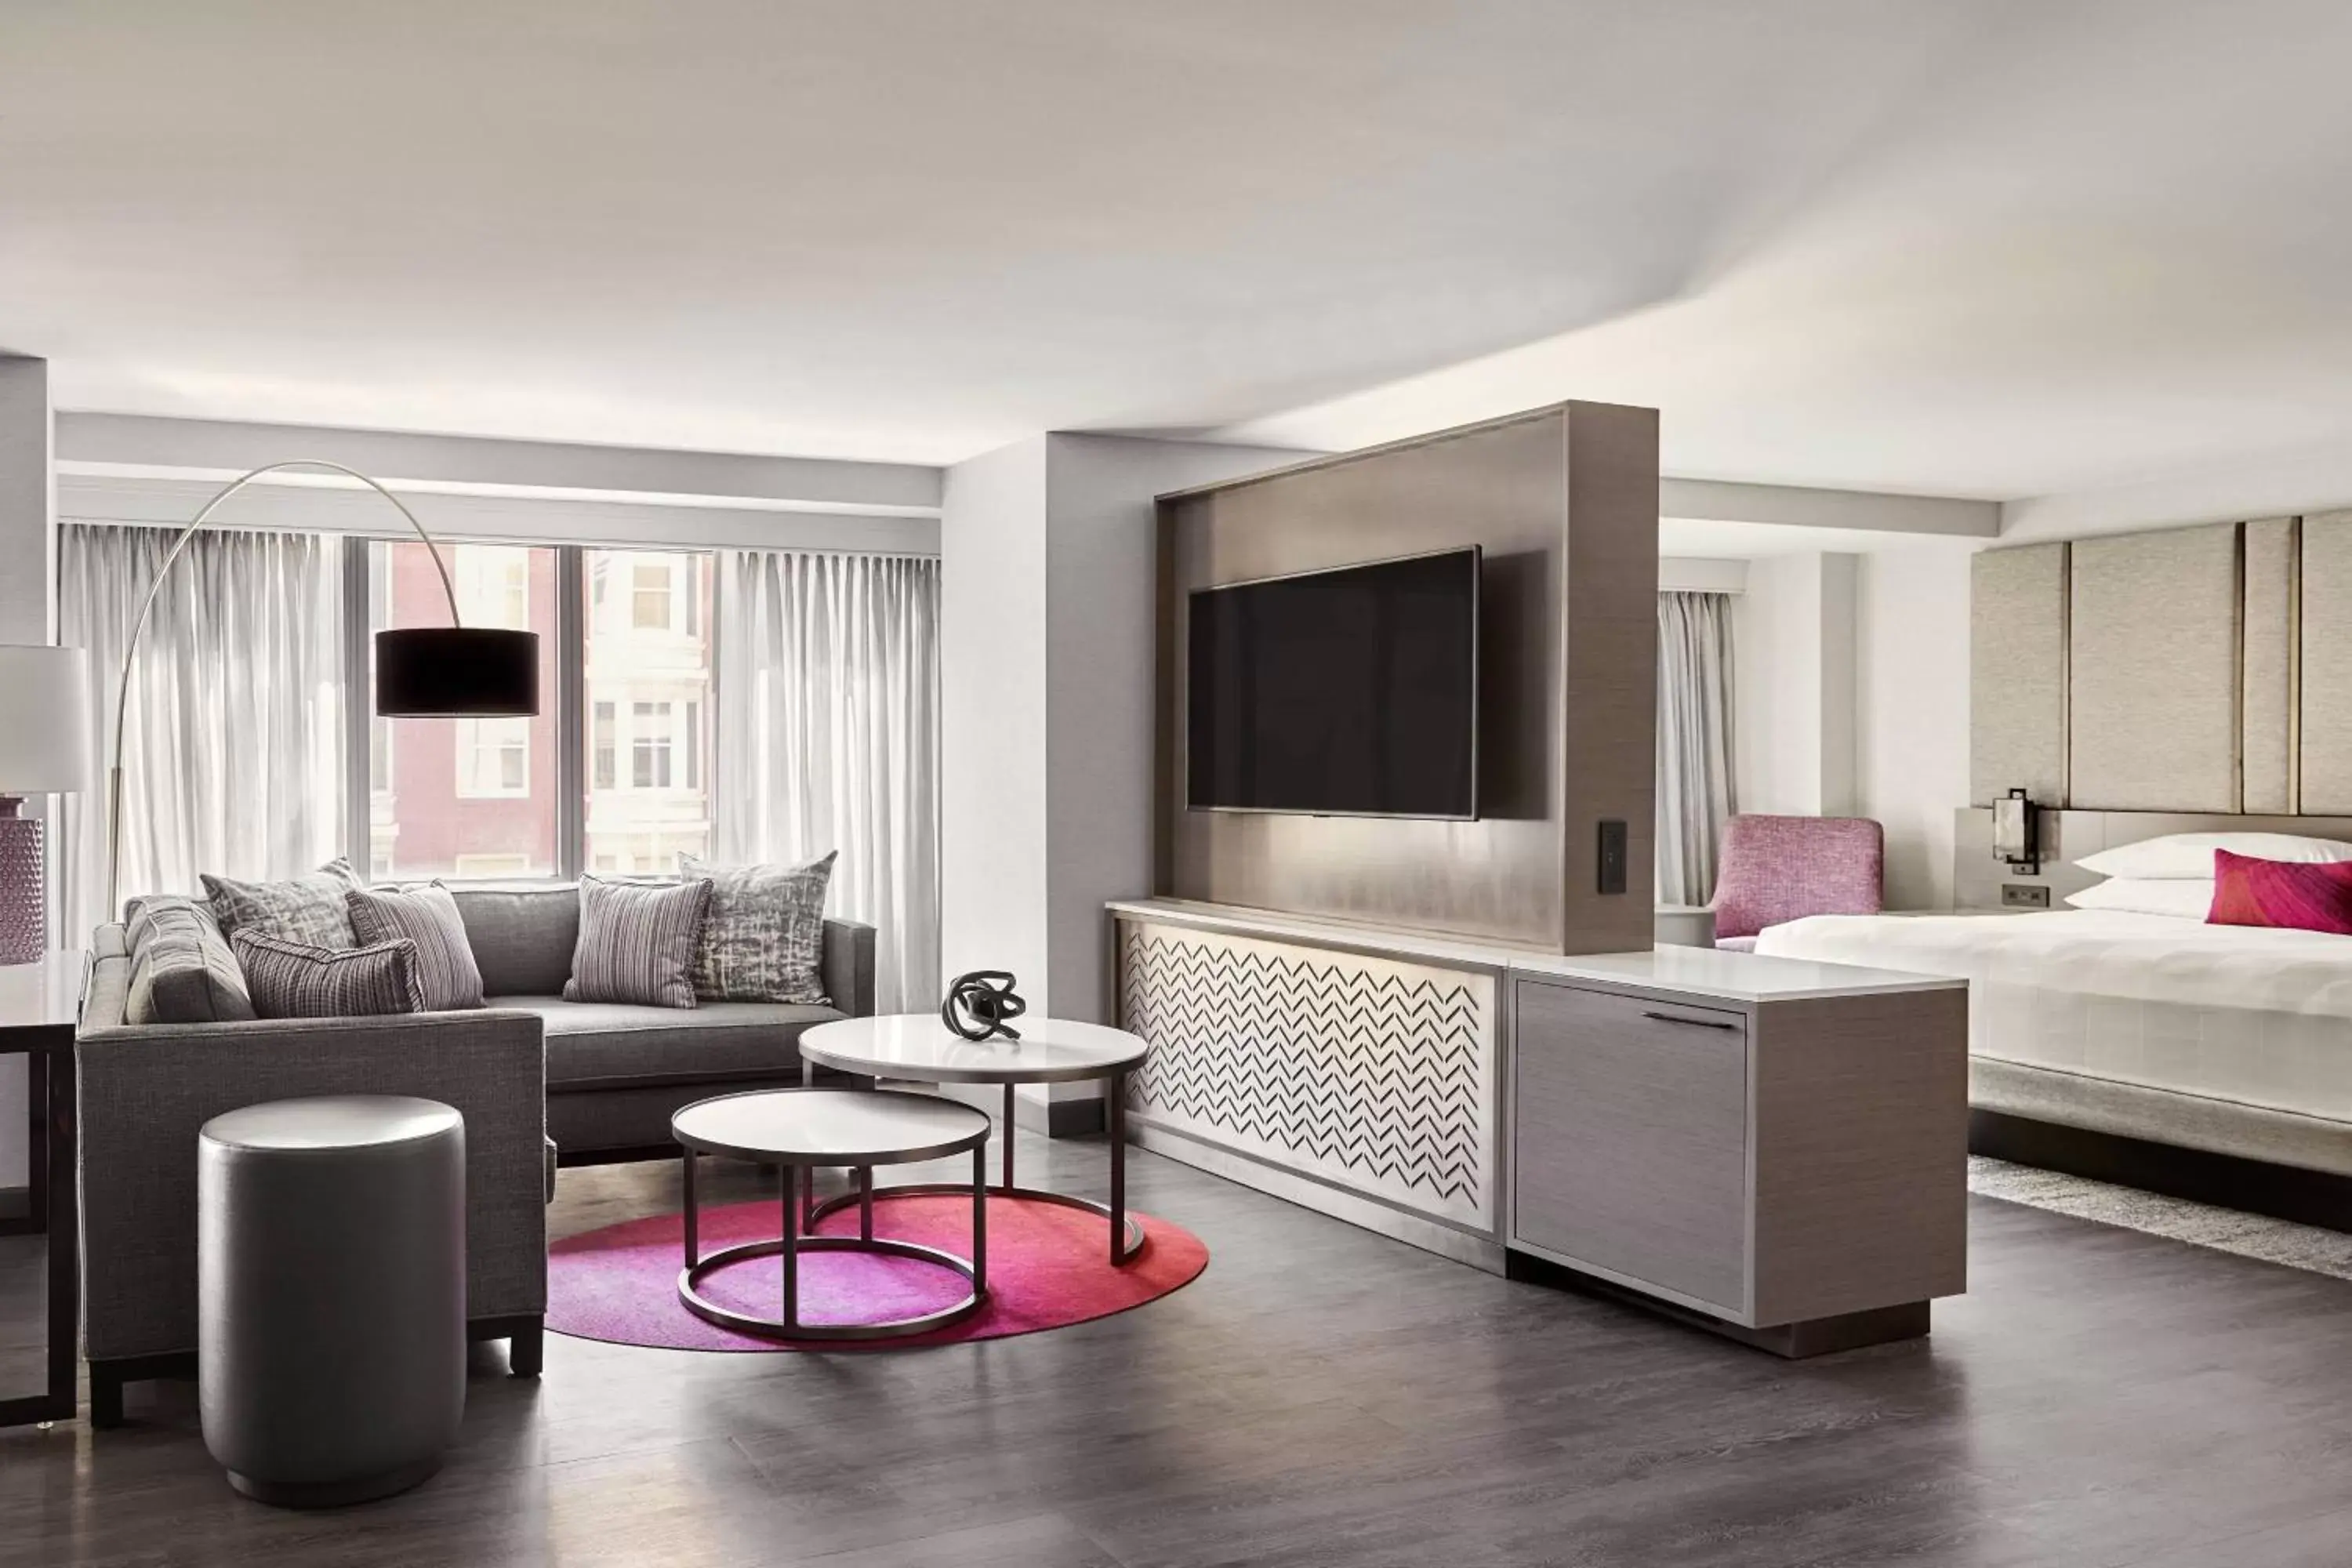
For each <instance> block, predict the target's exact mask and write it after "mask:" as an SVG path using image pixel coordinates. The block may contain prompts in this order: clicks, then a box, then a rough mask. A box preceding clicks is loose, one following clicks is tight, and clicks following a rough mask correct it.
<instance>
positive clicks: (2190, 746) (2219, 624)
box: [1969, 511, 2352, 816]
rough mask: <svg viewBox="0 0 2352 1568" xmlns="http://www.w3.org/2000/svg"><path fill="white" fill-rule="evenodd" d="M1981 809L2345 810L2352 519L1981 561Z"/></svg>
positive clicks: (1976, 674) (1972, 781) (1975, 795)
mask: <svg viewBox="0 0 2352 1568" xmlns="http://www.w3.org/2000/svg"><path fill="white" fill-rule="evenodd" d="M1973 570H1974V573H1975V578H1974V584H1973V592H1972V595H1971V605H1970V655H1969V667H1970V668H1969V674H1970V721H1969V751H1970V766H1969V803H1970V804H1971V805H1989V804H1990V802H1991V801H1992V800H1993V799H1995V798H1996V797H1997V796H2000V795H2005V794H2007V793H2008V792H2009V791H2010V790H2011V789H2012V788H2016V787H2023V788H2025V789H2027V790H2029V791H2030V792H2031V793H2032V796H2033V799H2034V800H2035V802H2036V803H2037V804H2039V805H2043V806H2046V807H2053V808H2063V809H2066V810H2070V811H2087V812H2097V813H2107V814H2112V813H2117V812H2130V813H2142V812H2159V813H2183V812H2187V813H2195V814H2200V815H2205V816H2213V815H2231V816H2234V815H2236V814H2241V813H2245V814H2261V815H2265V816H2303V815H2305V814H2311V815H2326V814H2328V813H2336V814H2345V813H2352V511H2338V512H2328V513H2323V514H2318V515H2314V516H2309V517H2284V518H2266V519H2262V520H2259V521H2250V522H2221V523H2208V524H2204V525H2201V526H2199V527H2194V528H2179V529H2169V530H2166V531H2159V532H2153V533H2129V534H2116V535H2110V536H2106V537H2103V538H2095V539H2078V540H2072V541H2065V542H2055V543H2049V544H2033V545H2025V546H2021V547H2019V548H2015V549H2009V550H1989V551H1986V552H1982V553H1980V554H1979V555H1978V556H1976V557H1975V561H1974V568H1973Z"/></svg>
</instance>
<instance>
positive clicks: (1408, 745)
mask: <svg viewBox="0 0 2352 1568" xmlns="http://www.w3.org/2000/svg"><path fill="white" fill-rule="evenodd" d="M1478 565H1479V553H1478V551H1477V549H1476V548H1475V546H1474V547H1472V548H1470V549H1466V550H1447V551H1441V552H1437V553H1434V554H1430V555H1412V556H1407V557H1404V558H1403V559H1402V560H1394V561H1375V562H1371V563H1367V564H1365V565H1361V566H1345V567H1340V568H1338V569H1336V570H1333V571H1327V572H1306V573H1301V574H1297V575H1296V576H1290V577H1269V578H1265V579H1263V580H1261V581H1258V582H1254V583H1235V584H1229V585H1226V586H1222V587H1215V588H1202V589H1199V590H1196V591H1195V592H1194V593H1193V595H1192V605H1191V606H1190V609H1191V621H1190V624H1189V627H1188V633H1189V647H1188V657H1187V663H1186V679H1185V707H1186V710H1187V711H1186V723H1185V730H1184V741H1185V752H1184V776H1185V795H1186V801H1187V804H1188V805H1191V806H1192V807H1193V808H1194V809H1195V810H1203V811H1286V812H1303V813H1311V814H1313V815H1317V816H1433V817H1454V818H1469V817H1475V816H1477V815H1478V790H1477V780H1478Z"/></svg>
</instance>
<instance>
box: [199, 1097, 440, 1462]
mask: <svg viewBox="0 0 2352 1568" xmlns="http://www.w3.org/2000/svg"><path fill="white" fill-rule="evenodd" d="M196 1205H197V1219H196V1284H197V1310H198V1318H197V1342H196V1358H197V1378H198V1384H197V1400H198V1403H199V1405H200V1407H201V1409H202V1412H203V1416H204V1428H205V1447H208V1448H210V1449H211V1450H212V1454H213V1458H215V1459H218V1460H219V1461H220V1462H221V1463H222V1464H223V1465H224V1466H226V1468H227V1469H228V1479H229V1482H230V1484H231V1485H233V1486H235V1487H236V1489H237V1490H239V1491H241V1492H243V1493H245V1495H246V1496H247V1497H251V1498H257V1499H259V1500H261V1501H263V1502H269V1503H278V1504H280V1505H282V1506H285V1507H289V1508H332V1507H336V1506H339V1505H341V1504H344V1503H353V1502H364V1501H366V1500H369V1499H371V1498H380V1497H389V1496H391V1495H392V1494H393V1493H394V1492H397V1491H404V1490H406V1489H408V1488H410V1487H413V1486H415V1485H416V1484H417V1483H418V1482H419V1481H422V1480H424V1479H425V1478H427V1477H428V1476H430V1475H432V1474H433V1472H434V1471H435V1470H436V1469H438V1468H441V1456H442V1453H443V1451H444V1450H445V1449H446V1448H447V1447H448V1446H449V1444H450V1442H451V1440H452V1439H453V1438H455V1437H456V1436H457V1424H458V1421H459V1420H460V1418H461V1417H462V1416H463V1415H465V1410H466V1124H465V1119H464V1118H462V1117H460V1116H459V1115H458V1114H457V1111H455V1110H451V1109H450V1108H449V1107H447V1106H446V1105H442V1104H440V1103H438V1102H436V1101H434V1100H409V1099H404V1098H400V1097H396V1096H392V1095H341V1096H335V1097H332V1098H328V1099H320V1100H276V1101H273V1102H271V1103H269V1104H267V1105H254V1106H247V1108H246V1109H245V1110H232V1111H230V1112H228V1113H227V1114H226V1115H224V1116H215V1117H214V1118H213V1119H212V1120H211V1121H208V1122H206V1123H205V1128H204V1131H203V1132H201V1133H200V1134H198V1136H197V1139H196Z"/></svg>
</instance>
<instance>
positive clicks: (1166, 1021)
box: [1119, 921, 1496, 1232]
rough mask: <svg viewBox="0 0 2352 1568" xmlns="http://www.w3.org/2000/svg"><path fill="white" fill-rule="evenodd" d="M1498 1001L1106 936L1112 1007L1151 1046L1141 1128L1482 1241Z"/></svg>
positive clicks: (1433, 984)
mask: <svg viewBox="0 0 2352 1568" xmlns="http://www.w3.org/2000/svg"><path fill="white" fill-rule="evenodd" d="M1495 996H1496V985H1495V981H1494V978H1493V977H1492V976H1490V975H1486V974H1480V973H1465V972H1464V971H1460V970H1451V969H1430V968H1425V967H1423V966H1421V965H1417V964H1411V963H1396V962H1393V961H1391V960H1388V959H1381V958H1368V957H1363V956H1360V955H1358V954H1355V953H1347V952H1332V951H1330V950H1329V949H1327V948H1318V947H1302V946H1293V945H1290V944H1287V943H1281V942H1259V941H1255V940H1252V939H1250V938H1246V937H1236V936H1227V935H1224V934H1223V933H1218V932H1208V931H1192V930H1188V929H1186V928H1184V927H1181V926H1173V925H1162V924H1159V923H1155V922H1150V921H1120V922H1119V1005H1120V1011H1121V1016H1122V1017H1123V1019H1124V1022H1125V1025H1126V1026H1127V1027H1128V1028H1129V1029H1132V1030H1134V1031H1135V1032H1136V1033H1137V1034H1139V1035H1141V1036H1142V1037H1144V1039H1145V1040H1147V1041H1149V1042H1150V1046H1151V1054H1150V1057H1148V1058H1146V1059H1145V1061H1144V1064H1143V1066H1142V1068H1140V1069H1139V1070H1138V1071H1137V1072H1135V1073H1134V1074H1132V1075H1131V1076H1130V1077H1129V1079H1128V1084H1129V1104H1130V1106H1131V1108H1132V1110H1134V1111H1135V1113H1136V1114H1137V1115H1139V1117H1142V1118H1145V1119H1147V1120H1149V1121H1153V1122H1156V1123H1159V1124H1160V1125H1162V1126H1166V1127H1169V1128H1171V1129H1175V1130H1178V1131H1186V1132H1190V1133H1192V1134H1193V1135H1194V1136H1196V1137H1199V1138H1202V1139H1203V1140H1205V1141H1207V1142H1211V1143H1215V1144H1220V1145H1223V1146H1224V1147H1226V1148H1231V1149H1238V1150H1241V1151H1243V1152H1247V1153H1251V1154H1255V1155H1257V1156H1259V1157H1260V1158H1263V1159H1266V1160H1269V1161H1272V1162H1273V1163H1276V1164H1279V1165H1283V1166H1286V1167H1288V1168H1289V1169H1292V1170H1297V1171H1303V1172H1307V1173H1311V1174H1314V1175H1318V1176H1321V1177H1323V1178H1325V1179H1327V1180H1328V1181H1332V1182H1335V1183H1337V1184H1339V1185H1341V1186H1343V1187H1348V1188H1351V1189H1353V1190H1355V1191H1358V1192H1361V1193H1367V1194H1372V1195H1375V1196H1379V1197H1382V1198H1386V1199H1388V1200H1390V1201H1391V1202H1393V1203H1396V1204H1399V1205H1403V1206H1404V1207H1406V1208H1409V1209H1412V1210H1413V1211H1415V1212H1416V1213H1419V1214H1423V1215H1428V1216H1429V1217H1432V1218H1436V1219H1444V1220H1448V1221H1451V1222H1453V1223H1454V1224H1457V1225H1464V1226H1470V1227H1472V1228H1474V1229H1476V1230H1480V1231H1485V1232H1492V1231H1493V1230H1494V1229H1495V1226H1496V1180H1495V1169H1494V1162H1495V1153H1496V1133H1495V1123H1496V1094H1495V1089H1496V1071H1495V1034H1496V1031H1495Z"/></svg>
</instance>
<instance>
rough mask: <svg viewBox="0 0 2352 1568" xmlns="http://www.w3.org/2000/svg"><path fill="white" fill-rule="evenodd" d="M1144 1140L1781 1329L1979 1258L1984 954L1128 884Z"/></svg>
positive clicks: (1128, 958) (1876, 1324) (1439, 1240)
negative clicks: (1975, 1018) (1972, 1136)
mask: <svg viewBox="0 0 2352 1568" xmlns="http://www.w3.org/2000/svg"><path fill="white" fill-rule="evenodd" d="M1111 916H1112V919H1113V921H1115V924H1116V928H1117V934H1118V942H1117V946H1116V952H1117V990H1118V1011H1119V1016H1120V1020H1121V1022H1122V1023H1123V1024H1124V1025H1125V1026H1127V1027H1129V1028H1130V1029H1133V1030H1135V1031H1136V1032H1137V1033H1138V1034H1140V1035H1141V1036H1142V1037H1144V1038H1145V1039H1146V1040H1147V1041H1149V1042H1150V1047H1151V1054H1150V1058H1147V1060H1146V1063H1145V1065H1144V1067H1143V1068H1142V1069H1141V1070H1139V1072H1137V1073H1136V1074H1134V1075H1133V1076H1132V1077H1131V1079H1129V1113H1128V1114H1129V1128H1130V1130H1131V1136H1133V1137H1134V1138H1135V1139H1136V1140H1137V1141H1138V1142H1140V1143H1142V1144H1144V1145H1145V1146H1146V1147H1149V1148H1151V1149H1153V1150H1156V1151H1158V1152H1162V1153H1166V1154H1169V1155H1171V1156H1173V1157H1174V1158H1177V1159H1180V1160H1184V1161H1187V1162H1189V1163H1193V1164H1197V1165H1200V1166H1202V1167H1204V1168H1206V1169H1209V1170H1212V1171H1215V1172H1217V1173H1219V1174H1222V1175H1225V1176H1228V1177H1231V1178H1233V1179H1234V1180H1238V1181H1242V1182H1244V1183H1247V1184H1251V1185H1254V1186H1257V1187H1260V1188H1263V1189H1265V1190H1267V1191H1270V1192H1274V1193H1276V1194H1279V1195H1282V1196H1285V1197H1287V1198H1290V1199H1292V1200H1294V1201H1296V1202H1299V1203H1303V1204H1306V1205H1309V1206H1312V1207H1316V1208H1318V1209H1321V1210H1324V1211H1325V1212H1327V1213H1330V1214H1334V1215H1339V1216H1340V1217H1342V1218H1346V1219H1349V1220H1353V1221H1355V1222H1357V1223H1359V1224H1361V1225H1365V1226H1370V1227H1371V1228H1374V1229H1377V1230H1380V1231H1382V1232H1384V1233H1386V1234H1388V1235H1391V1236H1395V1237H1400V1238H1401V1239H1403V1240H1407V1241H1411V1242H1413V1243H1415V1244H1417V1245H1420V1246H1423V1247H1429V1248H1431V1249H1433V1250H1435V1251H1438V1252H1442V1253H1444V1254H1445V1255H1447V1256H1449V1257H1453V1258H1458V1259H1460V1260H1462V1261H1464V1262H1467V1263H1472V1264H1475V1265H1477V1266H1479V1267H1482V1268H1489V1269H1492V1270H1495V1271H1497V1272H1505V1271H1508V1272H1512V1273H1515V1274H1520V1275H1528V1276H1534V1277H1541V1276H1544V1275H1547V1274H1558V1275H1559V1276H1561V1277H1562V1278H1563V1279H1566V1280H1568V1281H1569V1282H1572V1283H1577V1284H1580V1285H1586V1286H1591V1287H1593V1288H1597V1289H1615V1290H1619V1291H1624V1292H1630V1293H1633V1294H1635V1295H1638V1296H1639V1297H1641V1298H1642V1299H1643V1300H1647V1301H1649V1302H1652V1303H1654V1304H1658V1305H1663V1306H1664V1307H1666V1308H1668V1309H1669V1310H1676V1311H1679V1312H1683V1313H1685V1314H1687V1315H1689V1316H1691V1317H1693V1318H1694V1319H1696V1321H1701V1322H1702V1323H1704V1324H1705V1325H1706V1326H1708V1327H1711V1328H1715V1329H1717V1330H1719V1331H1725V1332H1729V1333H1732V1334H1735V1335H1736V1336H1738V1337H1740V1338H1743V1339H1746V1340H1748V1341H1750V1342H1755V1343H1758V1344H1761V1345H1763V1346H1765V1347H1766V1348H1769V1349H1772V1350H1775V1351H1778V1352H1781V1353H1784V1354H1792V1355H1802V1354H1811V1353H1816V1352H1822V1351H1826V1350H1835V1349H1840V1348H1844V1347H1845V1346H1848V1345H1852V1344H1857V1343H1868V1342H1875V1341H1878V1340H1884V1339H1891V1338H1898V1337H1905V1336H1907V1335H1912V1334H1917V1333H1922V1332H1925V1331H1926V1330H1927V1302H1928V1301H1929V1300H1932V1299H1933V1298H1936V1297H1938V1296H1948V1295H1954V1294H1957V1293H1958V1292H1959V1291H1961V1290H1963V1289H1966V1285H1967V1220H1966V1201H1967V1118H1968V1105H1967V1048H1968V992H1967V987H1966V985H1965V984H1964V983H1962V982H1958V981H1951V980H1943V979H1938V978H1934V977H1929V976H1921V975H1908V974H1897V973H1889V972H1885V971H1878V970H1868V969H1860V968H1853V967H1849V966H1845V965H1840V964H1823V963H1810V962H1805V961H1800V960H1790V959H1776V958H1762V957H1759V956H1757V955H1755V954H1752V953H1738V952H1717V951H1715V950H1713V949H1707V948H1689V947H1660V948H1657V949H1655V950H1654V951H1651V952H1629V953H1607V954H1599V955H1593V956H1585V957H1575V958H1567V957H1559V956H1555V955H1549V954H1542V953H1530V952H1524V951H1521V950H1517V949H1511V948H1499V947H1493V946H1486V945H1483V944H1478V943H1474V942H1458V941H1454V940H1451V939H1447V938H1443V937H1428V936H1423V935H1416V934H1414V933H1409V932H1397V931H1380V930H1375V929H1370V928H1358V927H1352V926H1341V925H1337V924H1331V923H1326V922H1316V921H1293V920H1289V919H1286V918H1285V917H1282V916H1278V915H1268V914H1263V913H1259V912H1255V911H1248V910H1231V909H1225V908H1222V907H1218V906H1209V905H1199V904H1188V903H1181V902H1177V901H1172V900H1139V901H1134V902H1122V903H1118V904H1114V905H1112V906H1111Z"/></svg>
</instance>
